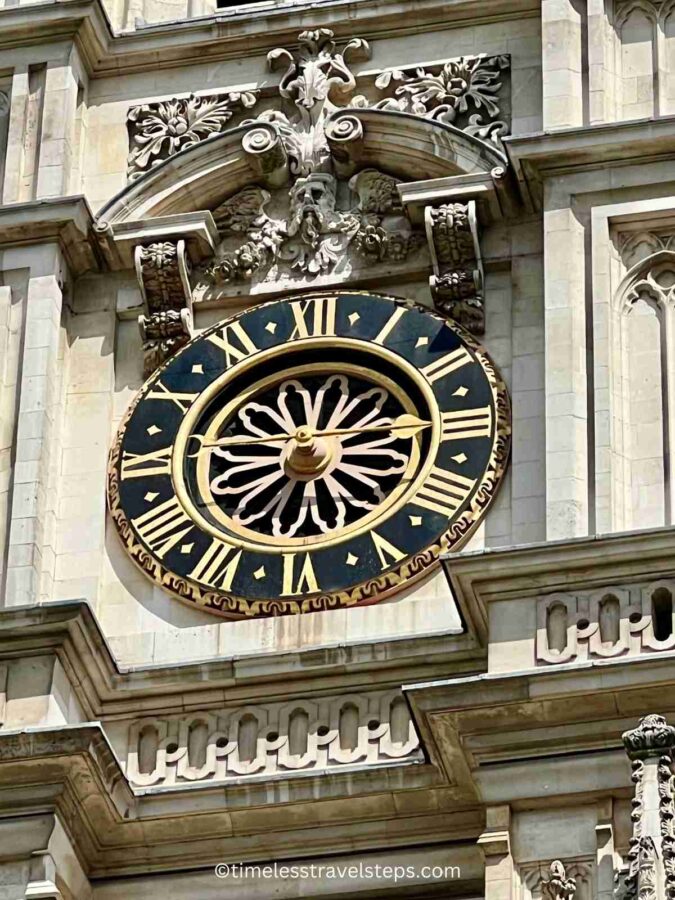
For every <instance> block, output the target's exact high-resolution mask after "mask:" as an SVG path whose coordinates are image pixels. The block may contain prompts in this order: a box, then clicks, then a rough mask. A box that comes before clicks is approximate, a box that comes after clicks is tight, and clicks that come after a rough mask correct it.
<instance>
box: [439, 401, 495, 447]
mask: <svg viewBox="0 0 675 900" xmlns="http://www.w3.org/2000/svg"><path fill="white" fill-rule="evenodd" d="M441 424H442V433H441V440H443V441H459V440H461V439H462V438H472V437H490V435H491V434H492V407H491V406H481V407H479V408H478V409H460V410H457V411H456V412H444V413H441Z"/></svg>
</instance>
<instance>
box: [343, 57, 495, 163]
mask: <svg viewBox="0 0 675 900" xmlns="http://www.w3.org/2000/svg"><path fill="white" fill-rule="evenodd" d="M509 64H510V61H509V57H508V56H506V55H502V56H484V55H479V56H463V57H460V58H459V59H452V60H450V61H449V62H447V63H445V65H443V66H442V67H441V68H440V69H439V71H434V68H435V67H434V68H432V69H430V70H427V69H421V68H420V69H416V70H415V72H414V74H410V73H408V72H405V71H402V70H401V69H388V70H387V71H386V72H383V73H382V74H381V75H379V76H378V77H377V78H376V79H375V85H376V87H377V88H378V89H379V90H380V92H381V93H384V92H387V93H389V94H390V95H391V96H389V97H386V98H384V99H382V100H379V101H378V102H377V103H375V104H374V106H375V108H376V109H393V110H398V111H400V112H408V113H413V114H414V115H417V116H423V117H424V118H429V119H436V120H437V121H439V122H444V123H445V124H446V125H455V126H456V127H460V128H462V130H463V131H466V133H467V134H471V135H475V136H476V137H479V138H481V139H483V140H488V141H491V142H492V143H494V144H497V145H498V146H499V145H500V144H501V138H502V137H503V136H504V135H505V134H508V131H509V124H508V122H507V121H506V120H505V119H504V118H503V117H501V118H500V115H501V107H500V102H501V101H500V91H501V89H502V86H503V85H502V80H501V79H502V73H505V72H506V71H507V70H508V68H509ZM359 99H361V98H359Z"/></svg>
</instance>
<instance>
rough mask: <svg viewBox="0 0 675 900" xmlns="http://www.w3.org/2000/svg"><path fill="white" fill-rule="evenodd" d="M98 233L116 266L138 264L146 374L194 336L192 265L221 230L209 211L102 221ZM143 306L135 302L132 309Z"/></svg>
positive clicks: (105, 253)
mask: <svg viewBox="0 0 675 900" xmlns="http://www.w3.org/2000/svg"><path fill="white" fill-rule="evenodd" d="M95 233H96V236H97V240H98V244H99V247H100V249H101V252H102V254H103V256H104V258H105V260H106V263H107V266H108V268H109V269H110V270H112V271H122V270H125V269H130V268H134V269H135V271H136V276H137V278H138V284H139V288H140V292H141V297H142V300H143V314H142V315H140V316H139V317H138V324H139V327H140V330H141V337H142V339H143V368H144V372H145V375H146V376H148V375H151V374H152V372H154V370H155V369H156V368H157V366H159V365H160V364H161V363H162V362H164V361H165V360H166V359H168V358H169V357H170V356H171V355H172V354H173V353H174V352H175V351H176V350H177V349H178V348H179V347H182V346H183V345H184V344H186V343H187V341H188V340H189V339H190V337H191V336H192V286H191V284H190V270H191V268H192V265H193V264H194V265H198V264H200V263H202V262H203V261H204V260H205V259H209V258H210V257H211V256H212V255H213V251H214V249H215V247H216V244H217V242H218V229H217V228H216V225H215V222H214V221H213V216H212V215H211V213H210V211H208V210H201V211H197V212H187V213H176V214H173V215H166V216H156V217H154V218H148V219H135V220H130V221H126V222H116V223H114V224H110V223H109V222H107V221H105V220H104V219H99V221H98V222H97V223H96V227H95ZM138 308H139V307H138V306H136V307H132V309H130V310H129V312H132V311H135V310H137V309H138Z"/></svg>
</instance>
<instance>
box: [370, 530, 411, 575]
mask: <svg viewBox="0 0 675 900" xmlns="http://www.w3.org/2000/svg"><path fill="white" fill-rule="evenodd" d="M370 536H371V537H372V539H373V544H374V545H375V549H376V550H377V555H378V556H379V557H380V567H381V568H382V569H388V568H389V566H391V565H392V564H393V563H397V562H400V561H401V560H402V559H403V558H404V557H405V553H403V552H402V551H401V550H399V549H398V547H394V545H393V544H390V543H389V541H388V540H387V539H386V538H383V537H382V535H380V534H378V533H377V532H376V531H371V532H370Z"/></svg>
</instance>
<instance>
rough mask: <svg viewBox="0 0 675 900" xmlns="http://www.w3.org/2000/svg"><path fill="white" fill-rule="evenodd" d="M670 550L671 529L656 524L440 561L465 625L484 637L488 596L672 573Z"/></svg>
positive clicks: (674, 538) (673, 542)
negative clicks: (646, 528)
mask: <svg viewBox="0 0 675 900" xmlns="http://www.w3.org/2000/svg"><path fill="white" fill-rule="evenodd" d="M674 550H675V529H673V528H657V529H654V530H650V531H647V530H645V531H635V532H622V533H620V534H609V535H598V536H596V537H585V538H578V539H575V540H571V541H548V542H546V543H541V544H530V545H526V546H523V547H507V548H504V549H501V548H500V549H496V550H481V551H477V552H475V553H461V552H459V553H453V554H449V555H448V556H446V557H445V558H444V559H443V566H444V568H445V572H446V575H447V577H448V581H449V582H450V585H451V587H452V590H453V595H454V597H455V599H456V601H457V602H458V604H459V606H460V609H461V610H462V614H463V615H464V618H465V621H466V622H467V623H468V625H469V628H470V630H474V631H475V633H476V634H477V635H478V636H479V638H480V639H481V640H483V641H486V640H487V621H488V604H489V603H490V602H492V601H498V600H504V599H506V598H508V597H514V596H519V597H522V596H527V597H537V596H538V595H539V594H541V593H543V592H546V593H551V592H554V591H565V590H569V589H571V588H572V587H573V588H574V589H577V590H578V589H586V588H593V587H602V586H603V585H607V584H614V583H616V582H617V581H621V580H630V578H631V577H632V576H633V577H636V578H637V577H639V578H641V579H643V580H649V579H651V578H656V577H661V576H666V575H672V574H673V573H675V557H674V556H673V551H674Z"/></svg>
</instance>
